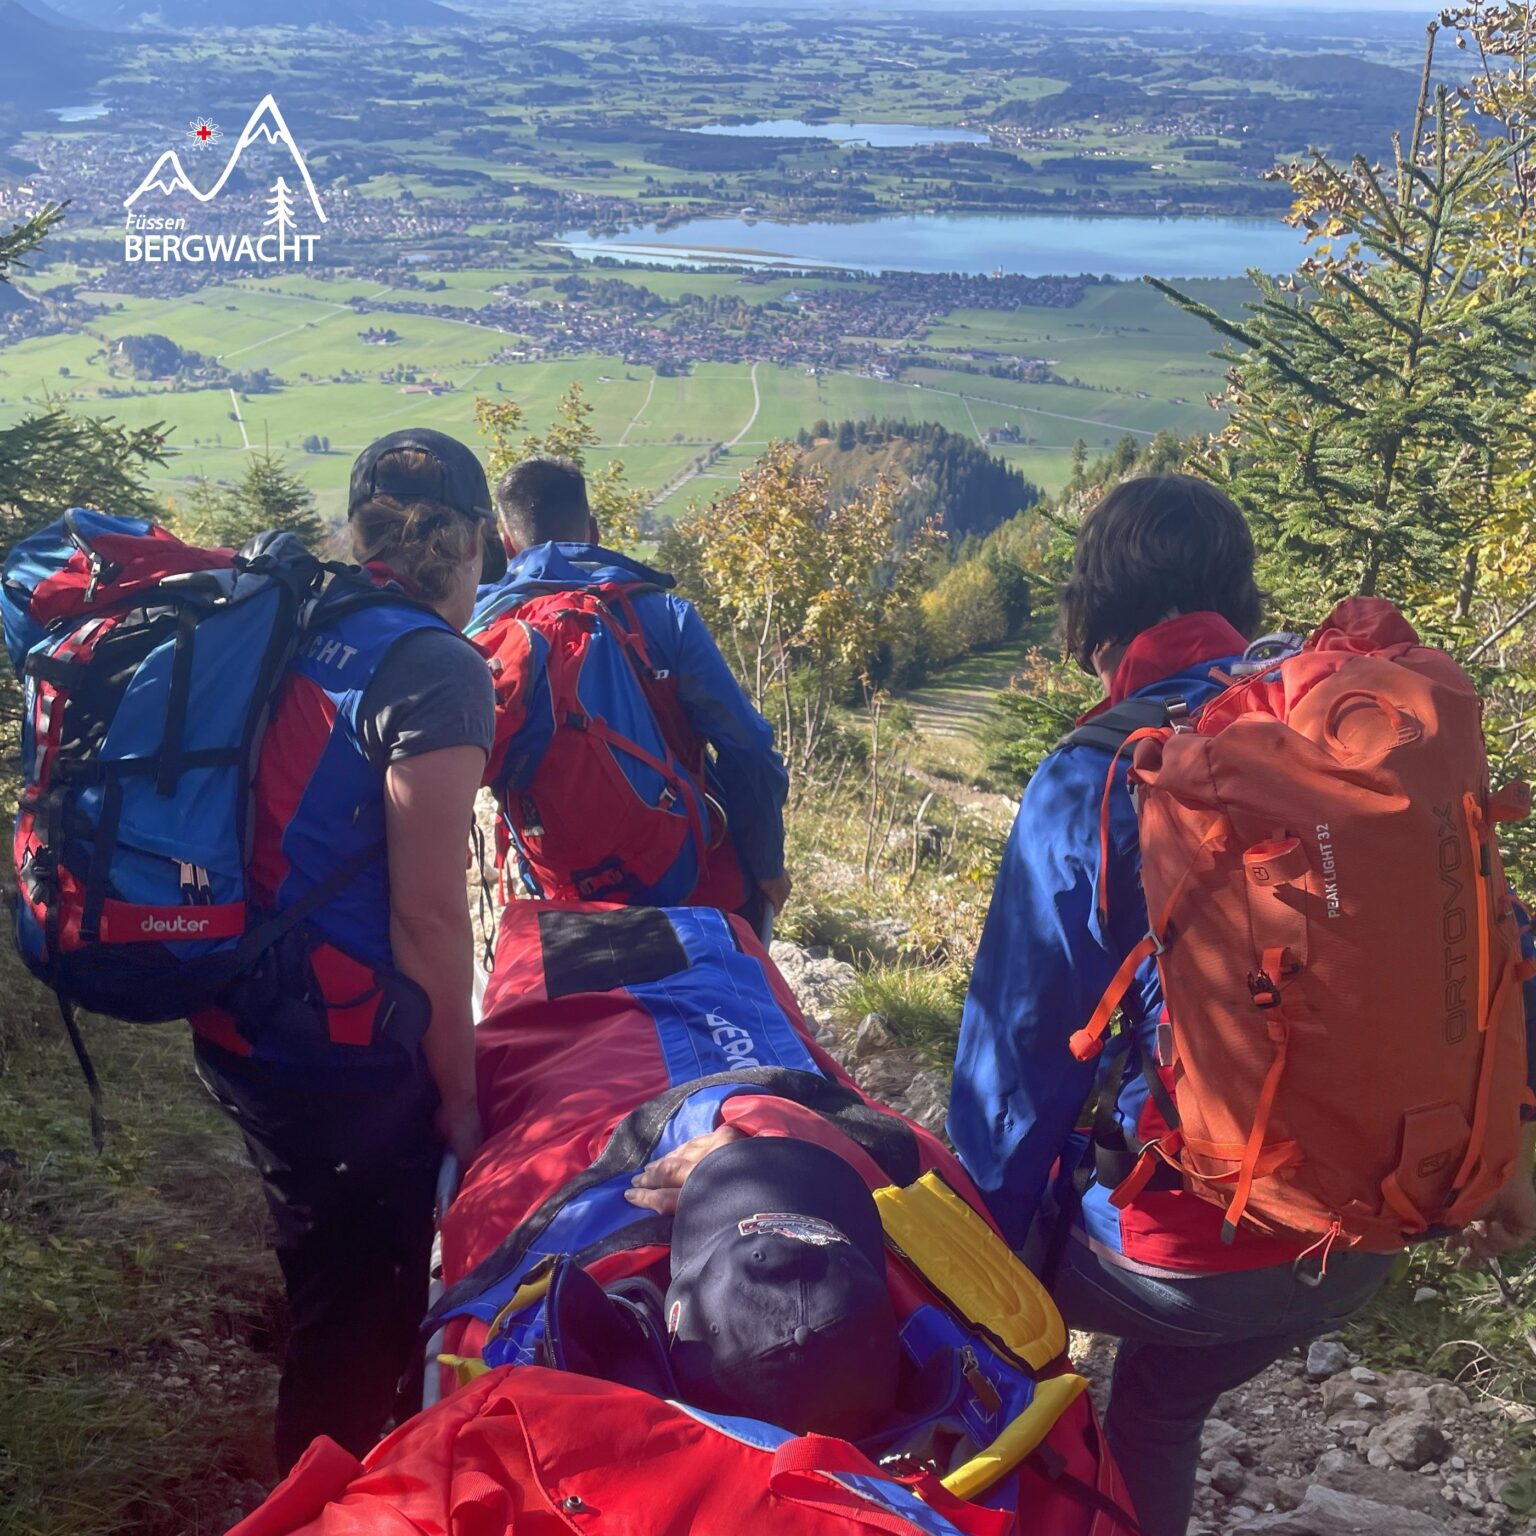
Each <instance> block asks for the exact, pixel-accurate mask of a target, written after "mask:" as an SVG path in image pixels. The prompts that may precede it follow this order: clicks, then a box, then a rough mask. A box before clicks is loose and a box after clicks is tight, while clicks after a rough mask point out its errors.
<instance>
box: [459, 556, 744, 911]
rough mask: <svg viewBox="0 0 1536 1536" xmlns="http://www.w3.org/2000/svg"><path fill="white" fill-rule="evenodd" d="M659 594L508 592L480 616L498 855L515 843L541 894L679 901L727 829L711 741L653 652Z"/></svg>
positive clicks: (599, 587) (634, 585)
mask: <svg viewBox="0 0 1536 1536" xmlns="http://www.w3.org/2000/svg"><path fill="white" fill-rule="evenodd" d="M646 590H654V589H652V588H650V587H649V585H648V584H647V583H644V582H613V581H606V582H593V583H592V584H591V585H589V586H584V587H578V588H570V589H562V590H559V591H550V590H547V589H536V590H532V591H529V590H519V589H518V588H516V587H503V588H501V589H498V590H497V591H496V592H495V593H494V594H493V595H492V596H491V597H490V598H489V600H487V601H486V602H485V603H484V604H483V605H482V606H481V607H480V609H479V610H478V611H477V612H476V614H475V616H474V618H473V619H472V620H471V621H470V625H469V629H468V631H467V633H468V635H469V637H470V639H471V640H472V641H473V642H474V644H475V646H476V648H477V649H478V650H479V651H480V652H481V654H482V655H483V656H484V657H485V658H486V661H487V663H488V664H489V666H490V668H491V676H492V680H493V682H494V684H495V690H496V739H495V744H494V745H493V747H492V749H491V756H490V760H489V762H488V764H487V766H486V777H485V782H486V784H487V785H488V786H489V787H490V788H491V789H492V790H493V791H494V793H495V795H496V799H497V803H498V806H499V808H500V811H501V816H500V818H499V828H500V832H501V846H500V847H499V848H498V855H499V856H504V855H505V853H506V851H507V848H508V846H509V845H510V847H511V849H512V850H513V851H514V852H515V853H516V856H517V861H518V865H519V868H520V871H521V874H522V878H523V883H524V884H525V886H526V887H527V889H528V890H529V892H530V893H531V894H532V895H535V896H540V897H546V898H549V899H552V900H563V901H613V902H642V903H645V904H647V905H657V906H665V905H677V904H680V903H683V902H686V901H687V900H688V899H689V897H690V896H692V895H693V893H694V891H695V889H696V888H697V886H698V884H699V880H700V877H701V875H702V874H703V871H704V868H705V864H706V859H707V855H708V851H709V849H710V847H711V846H713V844H714V843H715V842H716V841H717V840H718V838H719V837H720V836H721V835H722V834H723V831H724V820H725V818H724V813H723V812H722V811H721V809H720V808H719V806H718V805H717V804H716V802H715V801H714V800H713V799H712V798H711V797H710V796H709V795H708V793H707V792H706V790H705V788H704V744H703V742H702V741H701V740H699V738H698V737H697V735H696V733H695V732H694V731H693V730H692V728H691V727H690V726H689V724H688V722H687V719H686V718H685V716H684V715H683V711H682V706H681V704H680V702H679V701H678V698H677V695H676V684H675V680H674V679H672V678H670V677H669V676H668V675H667V673H666V672H665V671H664V670H658V669H656V668H655V667H653V666H652V664H651V659H650V656H649V654H648V652H647V649H646V644H645V635H644V631H643V630H642V629H641V626H640V622H639V619H638V618H637V616H636V614H635V610H634V606H633V598H634V596H635V595H636V594H637V593H639V592H641V591H646Z"/></svg>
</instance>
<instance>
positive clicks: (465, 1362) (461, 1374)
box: [437, 1355, 490, 1387]
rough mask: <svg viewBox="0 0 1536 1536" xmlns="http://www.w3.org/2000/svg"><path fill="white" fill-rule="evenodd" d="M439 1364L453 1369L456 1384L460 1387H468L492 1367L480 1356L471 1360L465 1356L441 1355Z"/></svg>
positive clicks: (438, 1358)
mask: <svg viewBox="0 0 1536 1536" xmlns="http://www.w3.org/2000/svg"><path fill="white" fill-rule="evenodd" d="M437 1363H438V1364H439V1365H451V1366H452V1367H453V1374H454V1377H455V1383H454V1384H455V1385H456V1386H460V1387H467V1386H468V1385H469V1384H470V1382H472V1381H473V1380H474V1379H475V1378H476V1377H477V1376H484V1375H485V1373H486V1372H487V1371H488V1370H490V1366H488V1365H487V1364H486V1363H485V1361H484V1360H482V1359H480V1358H479V1357H478V1356H476V1357H475V1358H474V1359H470V1358H468V1357H467V1356H465V1355H439V1356H438V1357H437Z"/></svg>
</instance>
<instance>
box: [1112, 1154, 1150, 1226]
mask: <svg viewBox="0 0 1536 1536" xmlns="http://www.w3.org/2000/svg"><path fill="white" fill-rule="evenodd" d="M1161 1156H1162V1148H1161V1147H1160V1146H1159V1145H1158V1144H1157V1143H1156V1142H1155V1141H1154V1142H1152V1143H1150V1144H1149V1145H1148V1146H1145V1147H1143V1148H1142V1149H1141V1156H1140V1157H1138V1158H1137V1159H1136V1165H1135V1167H1133V1168H1132V1169H1131V1171H1130V1172H1129V1173H1128V1174H1126V1176H1125V1177H1124V1178H1123V1179H1121V1181H1120V1182H1119V1183H1118V1184H1116V1185H1115V1187H1114V1188H1113V1189H1112V1190H1111V1191H1110V1192H1109V1203H1110V1204H1111V1205H1112V1206H1114V1208H1115V1209H1116V1210H1117V1211H1123V1210H1124V1209H1125V1208H1126V1206H1128V1205H1129V1204H1130V1203H1131V1202H1132V1201H1133V1200H1134V1199H1135V1198H1136V1197H1137V1195H1139V1194H1140V1193H1141V1192H1142V1190H1144V1189H1145V1188H1146V1187H1147V1185H1148V1184H1149V1183H1150V1182H1151V1180H1152V1175H1153V1174H1154V1173H1155V1172H1156V1171H1157V1165H1158V1163H1159V1161H1161Z"/></svg>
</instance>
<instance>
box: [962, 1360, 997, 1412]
mask: <svg viewBox="0 0 1536 1536" xmlns="http://www.w3.org/2000/svg"><path fill="white" fill-rule="evenodd" d="M960 1374H961V1375H962V1376H963V1377H964V1378H965V1384H966V1386H968V1387H969V1388H970V1389H971V1393H972V1395H973V1396H974V1397H975V1398H976V1401H977V1402H979V1403H980V1404H981V1407H982V1412H984V1413H985V1414H986V1415H987V1416H988V1417H989V1418H990V1417H991V1416H992V1415H993V1414H995V1413H996V1412H997V1411H998V1410H999V1409H1000V1408H1001V1407H1002V1406H1003V1397H1002V1393H1000V1392H999V1391H998V1390H997V1388H996V1387H994V1386H993V1385H992V1383H991V1381H990V1380H989V1379H988V1378H987V1376H986V1374H985V1373H984V1372H983V1371H982V1369H981V1361H980V1360H978V1359H977V1358H976V1350H975V1348H974V1347H973V1346H972V1345H970V1344H967V1345H966V1346H965V1348H964V1349H962V1350H961V1351H960Z"/></svg>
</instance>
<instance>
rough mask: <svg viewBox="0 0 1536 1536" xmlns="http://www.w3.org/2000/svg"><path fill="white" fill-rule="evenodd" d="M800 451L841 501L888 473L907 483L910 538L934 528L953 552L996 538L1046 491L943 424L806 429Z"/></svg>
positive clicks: (904, 495) (823, 423)
mask: <svg viewBox="0 0 1536 1536" xmlns="http://www.w3.org/2000/svg"><path fill="white" fill-rule="evenodd" d="M797 441H798V443H799V446H800V448H801V449H802V450H803V451H805V452H807V453H808V454H809V455H810V456H811V458H812V459H813V460H815V461H816V462H818V463H821V464H824V465H825V467H826V469H827V471H828V473H829V475H830V477H831V485H832V493H833V495H834V496H837V495H847V494H850V493H851V492H852V490H853V489H854V488H856V487H857V486H859V485H860V484H862V483H864V482H865V481H867V480H868V479H870V478H871V477H872V476H873V475H877V474H879V473H881V472H883V471H887V472H891V473H894V474H896V475H898V476H899V477H900V478H902V479H903V480H904V481H905V485H904V488H903V489H902V491H901V493H900V495H899V497H898V499H897V507H898V516H899V518H900V521H901V526H902V529H903V531H904V532H905V533H907V534H908V535H911V534H913V533H915V532H916V531H917V530H918V529H919V528H922V527H924V526H925V525H927V524H929V523H932V524H935V525H937V527H938V528H939V530H940V532H941V533H942V534H943V535H944V536H945V537H946V538H947V539H948V540H949V543H950V545H951V547H952V549H955V550H958V549H959V548H960V546H961V544H962V543H963V542H964V541H965V540H966V539H968V538H970V537H972V536H980V535H984V534H987V533H990V532H991V531H992V530H993V529H994V528H996V527H998V526H999V524H1001V523H1003V522H1006V521H1007V520H1008V519H1009V518H1011V517H1013V516H1014V515H1015V514H1017V513H1019V512H1023V511H1027V510H1028V509H1029V508H1030V507H1032V506H1034V504H1035V503H1036V502H1037V501H1039V500H1040V488H1039V486H1037V485H1035V484H1034V483H1033V482H1031V481H1030V480H1028V479H1026V478H1025V477H1024V476H1023V475H1021V474H1020V473H1019V472H1018V470H1016V469H1013V468H1011V467H1010V466H1009V465H1008V464H1006V463H1004V461H1003V460H1002V459H999V458H997V457H996V456H995V455H993V454H990V453H988V452H987V451H986V450H985V449H984V448H981V447H980V446H978V445H977V444H976V443H975V442H973V441H972V440H971V439H970V438H969V437H962V436H961V435H960V434H958V433H955V432H950V431H949V430H948V429H947V428H944V427H941V426H939V425H938V423H936V422H931V421H925V422H909V421H891V420H881V421H875V420H864V421H841V422H838V423H837V424H836V425H835V426H834V425H833V424H832V423H831V422H830V421H828V420H826V419H825V418H823V419H822V420H820V421H817V422H816V423H815V424H814V425H813V426H812V427H811V428H810V429H809V431H807V430H806V429H805V428H802V429H801V430H800V433H799V436H798V439H797Z"/></svg>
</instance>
